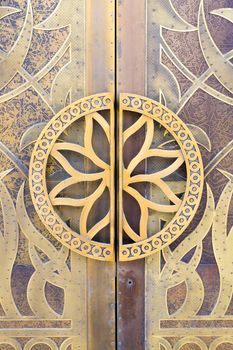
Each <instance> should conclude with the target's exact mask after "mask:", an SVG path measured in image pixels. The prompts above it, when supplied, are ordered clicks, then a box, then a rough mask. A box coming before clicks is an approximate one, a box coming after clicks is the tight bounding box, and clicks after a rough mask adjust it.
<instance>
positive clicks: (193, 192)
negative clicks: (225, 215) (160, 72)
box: [119, 94, 204, 261]
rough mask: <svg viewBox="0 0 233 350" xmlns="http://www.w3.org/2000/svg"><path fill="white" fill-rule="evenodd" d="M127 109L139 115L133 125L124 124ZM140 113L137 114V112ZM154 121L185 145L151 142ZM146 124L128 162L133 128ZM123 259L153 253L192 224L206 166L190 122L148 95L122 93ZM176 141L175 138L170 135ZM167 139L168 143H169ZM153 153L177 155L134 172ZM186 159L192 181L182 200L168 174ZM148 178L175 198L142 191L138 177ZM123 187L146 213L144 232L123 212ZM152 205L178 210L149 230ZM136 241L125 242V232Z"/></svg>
mask: <svg viewBox="0 0 233 350" xmlns="http://www.w3.org/2000/svg"><path fill="white" fill-rule="evenodd" d="M124 111H131V112H134V113H139V115H140V117H139V118H137V119H136V121H135V123H134V124H133V125H131V126H130V127H129V128H128V129H126V130H124V131H123V130H122V119H123V118H124ZM135 118H136V117H135ZM154 121H156V122H157V123H159V125H161V126H163V127H164V128H165V130H166V132H168V133H170V134H171V135H172V137H173V138H174V140H173V141H176V142H177V144H178V145H179V147H180V149H164V148H163V145H160V146H159V147H158V148H152V142H153V137H154ZM143 126H146V134H145V140H144V143H143V145H142V147H141V149H140V151H139V153H138V154H137V155H136V156H135V157H134V158H133V159H132V160H131V162H130V163H129V165H128V166H127V167H126V168H125V167H124V164H123V156H122V155H123V147H124V145H125V143H126V141H127V140H128V138H129V137H131V136H132V135H133V134H135V133H136V132H137V131H138V130H139V129H140V128H142V127H143ZM119 134H120V141H119V162H120V197H119V202H120V213H119V220H120V224H119V226H120V228H119V230H120V251H119V255H120V260H123V261H124V260H132V259H138V258H143V257H145V256H148V255H150V254H152V253H154V252H156V251H158V250H160V249H163V248H164V247H166V246H168V245H169V244H170V243H171V242H173V241H174V240H175V239H176V238H177V237H179V236H180V235H181V234H182V232H184V230H185V229H186V228H187V226H188V225H189V224H190V222H191V220H192V218H193V217H194V215H195V213H196V211H197V208H198V205H199V203H200V199H201V195H202V188H203V181H204V176H203V166H202V159H201V154H200V151H199V148H198V146H197V143H196V141H195V139H194V137H193V135H192V133H191V132H190V130H189V129H188V128H187V126H186V125H185V124H184V123H183V122H182V121H181V119H180V118H178V117H177V116H176V115H175V114H174V113H172V112H171V111H170V110H169V109H167V108H166V107H164V106H162V105H161V104H160V103H157V102H155V101H153V100H150V99H147V98H146V97H142V96H138V95H132V94H121V95H120V133H119ZM170 142H171V140H170ZM165 144H166V143H165ZM150 157H160V158H172V159H175V161H174V162H173V163H172V164H171V165H170V166H168V167H167V168H165V169H163V170H160V171H158V172H153V173H150V174H142V175H133V172H134V170H135V168H136V167H137V165H138V164H139V163H140V162H141V161H143V160H146V159H148V158H150ZM183 162H185V165H186V171H187V183H186V189H185V194H184V197H183V198H182V200H181V199H180V198H179V197H178V196H177V195H176V194H175V193H174V192H173V191H172V189H171V188H170V187H169V185H168V183H167V181H166V180H165V178H166V177H168V176H169V175H170V174H172V173H174V172H175V171H176V170H177V169H178V168H179V167H180V166H181V165H182V164H183ZM139 182H149V183H151V184H154V185H156V186H158V187H159V188H160V189H161V191H162V192H163V193H164V194H165V195H166V197H167V198H168V199H169V201H171V202H172V204H161V203H160V202H157V203H156V202H153V201H152V200H151V199H146V198H145V197H143V196H142V195H141V194H140V193H139V192H138V191H137V190H136V189H135V188H133V187H131V186H132V185H133V184H135V183H139ZM123 191H125V192H126V193H128V194H130V195H131V196H132V197H134V198H135V199H136V201H137V202H138V205H139V206H140V211H141V217H140V225H139V233H138V234H137V233H136V232H135V231H134V230H133V229H132V228H131V227H130V225H129V223H128V222H127V219H126V217H125V215H124V213H123V211H124V210H123ZM149 209H151V210H153V211H157V212H161V213H174V212H175V213H176V214H175V216H174V217H173V218H172V219H171V221H170V222H169V223H168V224H167V225H166V226H165V227H164V228H163V229H162V230H161V231H159V232H154V233H153V235H152V236H151V237H149V236H148V215H149ZM123 231H124V233H125V234H126V235H127V236H128V237H129V238H130V239H131V240H132V241H134V243H130V244H124V242H123V235H124V233H123Z"/></svg>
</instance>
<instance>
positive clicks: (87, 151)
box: [29, 93, 114, 260]
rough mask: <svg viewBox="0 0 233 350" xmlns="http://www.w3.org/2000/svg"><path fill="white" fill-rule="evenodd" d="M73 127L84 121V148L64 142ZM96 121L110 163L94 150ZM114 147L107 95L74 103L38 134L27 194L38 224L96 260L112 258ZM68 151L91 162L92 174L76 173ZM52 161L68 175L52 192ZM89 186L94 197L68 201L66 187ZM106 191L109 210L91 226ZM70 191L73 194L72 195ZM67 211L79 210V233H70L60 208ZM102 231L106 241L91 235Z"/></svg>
mask: <svg viewBox="0 0 233 350" xmlns="http://www.w3.org/2000/svg"><path fill="white" fill-rule="evenodd" d="M106 113H107V114H108V117H107V115H106ZM73 123H78V124H77V125H79V123H84V124H82V125H84V137H83V144H80V142H77V139H75V137H73V138H72V140H71V141H70V140H68V141H67V140H66V139H65V137H63V135H67V133H69V130H70V129H69V127H70V126H71V125H72V124H73ZM94 123H97V124H98V125H99V127H100V128H101V129H102V133H103V134H104V135H105V138H106V139H107V143H108V145H109V153H110V157H109V158H110V161H109V162H106V161H105V160H104V159H102V158H101V156H99V155H98V154H97V153H96V151H95V148H94V146H93V137H94V135H93V134H94V132H93V129H94ZM72 128H73V125H72ZM113 145H114V113H113V98H112V95H111V94H109V93H102V94H98V95H93V96H89V97H86V98H83V99H81V100H78V101H76V102H74V103H72V104H70V105H69V106H68V107H66V108H64V109H63V110H61V111H60V112H59V113H58V114H57V115H55V116H54V117H53V118H52V120H51V121H50V122H49V123H48V124H47V125H46V126H45V128H44V129H43V131H42V132H41V134H40V136H39V138H38V140H37V142H36V145H35V148H34V150H33V152H32V156H31V162H30V171H29V182H30V191H31V196H32V201H33V204H34V206H35V209H36V212H37V214H38V215H39V217H40V220H41V221H42V223H43V224H44V225H45V227H46V228H47V229H48V231H49V232H50V233H51V234H52V235H53V236H54V237H55V238H56V239H57V240H58V241H60V242H61V243H62V244H64V245H65V246H67V247H68V248H70V249H72V250H73V251H76V252H77V253H79V254H81V255H84V256H87V257H90V258H94V259H98V260H112V259H113V257H114V248H113V242H114V232H113V230H114V227H113V225H112V224H111V223H112V222H113V221H114V203H113V195H112V193H113V191H114V146H113ZM67 152H68V153H67ZM69 152H70V153H72V154H73V155H79V156H82V157H84V159H86V160H87V162H92V164H94V166H95V171H94V172H93V171H92V172H89V173H88V172H86V171H85V172H82V171H80V170H79V169H77V168H76V167H75V166H74V164H73V163H72V162H71V161H70V158H71V159H72V157H70V158H68V156H67V154H69ZM50 158H51V159H52V160H53V161H55V164H56V165H57V166H59V168H60V169H62V170H63V171H65V173H66V177H65V178H61V179H57V181H56V184H55V186H54V187H53V188H52V189H50V188H49V186H48V176H47V171H48V169H47V168H48V160H49V159H50ZM84 163H85V162H84ZM96 169H98V170H96ZM58 174H59V172H58ZM91 182H97V183H98V186H97V188H95V189H94V190H93V191H92V193H88V194H86V193H85V195H84V198H80V196H76V197H74V198H73V197H72V198H71V196H70V192H69V191H68V188H71V186H74V185H76V188H77V186H81V183H82V184H83V183H86V184H87V187H88V184H90V183H91ZM104 191H107V192H108V195H109V198H110V200H109V202H108V203H109V205H108V206H109V208H108V211H107V213H106V214H105V216H104V217H102V218H101V219H99V220H98V221H97V222H96V223H95V224H94V225H92V227H90V224H89V223H88V218H89V215H90V212H91V210H92V208H93V206H94V205H95V204H96V202H97V201H98V200H99V199H100V197H101V196H102V195H103V193H104ZM71 192H72V191H71ZM73 192H74V191H73ZM73 192H72V194H76V193H73ZM65 207H66V208H67V207H68V208H71V207H73V208H75V209H77V208H78V209H81V214H80V218H79V223H78V229H77V230H74V229H73V228H72V226H71V225H68V222H67V220H64V219H63V217H61V215H59V211H58V209H59V208H65ZM108 227H109V229H108ZM104 228H105V229H107V232H108V237H106V234H105V235H104V238H103V239H101V240H99V239H96V240H95V237H96V236H97V235H98V233H100V232H101V230H102V229H104ZM76 231H77V232H76Z"/></svg>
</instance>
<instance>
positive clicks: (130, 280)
mask: <svg viewBox="0 0 233 350" xmlns="http://www.w3.org/2000/svg"><path fill="white" fill-rule="evenodd" d="M133 285H134V282H133V280H132V279H131V278H128V280H127V286H128V288H132V287H133Z"/></svg>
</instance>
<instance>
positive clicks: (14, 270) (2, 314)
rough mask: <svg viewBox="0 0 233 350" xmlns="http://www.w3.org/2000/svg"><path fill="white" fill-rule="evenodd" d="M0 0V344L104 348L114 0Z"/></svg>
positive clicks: (111, 295)
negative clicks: (110, 0) (111, 0)
mask: <svg viewBox="0 0 233 350" xmlns="http://www.w3.org/2000/svg"><path fill="white" fill-rule="evenodd" d="M0 5H1V6H0V16H1V20H0V21H1V24H0V25H1V29H0V31H1V68H0V70H1V78H0V80H1V83H0V84H1V87H0V89H1V93H0V95H1V96H0V100H1V104H0V106H1V107H0V108H1V118H0V119H1V121H0V125H1V127H0V128H1V143H0V159H1V175H0V178H1V180H0V188H1V190H0V191H1V195H0V197H1V239H0V240H1V243H0V247H1V248H0V251H1V264H0V265H1V268H0V269H1V283H0V289H1V291H0V305H1V306H0V323H1V325H0V349H1V350H9V349H17V350H19V349H20V350H31V349H32V350H35V349H40V350H48V349H52V350H55V349H56V350H57V349H59V350H69V349H73V350H76V349H80V350H84V349H93V350H96V349H115V266H114V263H113V261H114V254H115V252H114V250H113V240H114V224H113V222H114V196H113V191H114V157H115V155H114V111H113V108H114V106H113V97H114V96H113V92H114V3H113V2H109V1H101V3H99V1H93V0H91V1H84V0H81V1H79V0H78V1H76V0H75V1H74V0H71V1H69V0H68V1H67V0H61V1H56V0H55V1H54V0H51V1H50V0H49V1H43V0H42V1H31V0H20V1H1V4H0ZM88 96H89V97H88ZM79 253H80V254H79ZM90 257H91V258H90ZM92 258H96V259H92Z"/></svg>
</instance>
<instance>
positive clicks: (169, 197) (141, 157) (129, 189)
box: [123, 115, 184, 241]
mask: <svg viewBox="0 0 233 350" xmlns="http://www.w3.org/2000/svg"><path fill="white" fill-rule="evenodd" d="M143 126H145V127H146V133H145V139H144V142H143V145H142V147H141V149H140V150H139V152H138V154H137V155H136V156H135V157H134V158H133V159H131V161H130V162H129V164H128V166H127V167H126V168H125V169H124V176H123V178H124V181H123V190H124V191H125V192H126V193H127V194H129V195H130V196H132V197H133V198H134V199H135V200H136V201H137V203H138V205H139V207H140V211H141V216H140V223H139V226H140V227H139V234H137V233H136V232H135V231H134V230H133V229H132V228H131V226H130V225H129V223H128V221H127V218H126V216H124V231H125V233H126V234H127V235H128V236H129V237H130V238H131V239H133V240H134V241H139V240H142V239H145V238H147V236H148V229H147V225H148V216H149V210H154V211H157V212H160V213H175V212H177V211H178V209H179V208H180V205H181V203H182V200H181V199H180V198H179V197H178V196H177V194H176V193H175V190H174V189H173V188H172V187H173V186H172V185H174V184H175V183H173V182H170V183H169V184H168V181H166V178H167V177H168V176H170V175H172V174H173V173H175V172H176V171H177V170H178V169H179V168H180V167H181V165H182V164H183V163H184V157H183V154H182V151H181V150H180V149H162V148H161V147H159V146H158V147H156V148H152V143H153V140H154V137H155V135H154V134H155V131H154V121H153V120H152V119H150V118H147V117H146V116H143V115H142V116H141V117H140V118H139V119H138V120H137V121H136V122H135V123H134V124H133V125H132V126H130V127H129V128H128V129H127V130H125V131H124V133H123V142H126V141H127V140H128V139H129V137H131V136H133V135H134V134H135V133H136V132H137V131H138V130H139V129H141V128H142V127H143ZM170 141H171V140H170ZM149 158H155V159H157V158H160V159H161V158H162V159H166V160H169V159H172V163H171V164H170V163H169V165H168V166H167V167H166V168H163V169H161V170H158V171H154V172H152V173H149V174H146V167H144V168H145V173H142V174H137V175H134V171H135V169H136V167H137V166H138V165H139V163H140V162H142V161H147V160H148V159H149ZM137 183H150V184H152V185H155V186H157V187H158V188H159V189H160V190H161V192H162V193H163V195H164V197H165V198H166V202H167V203H168V204H161V201H153V200H152V199H147V198H146V196H143V195H142V194H141V193H139V191H138V190H137V189H136V188H134V187H133V186H134V185H135V184H137Z"/></svg>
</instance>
